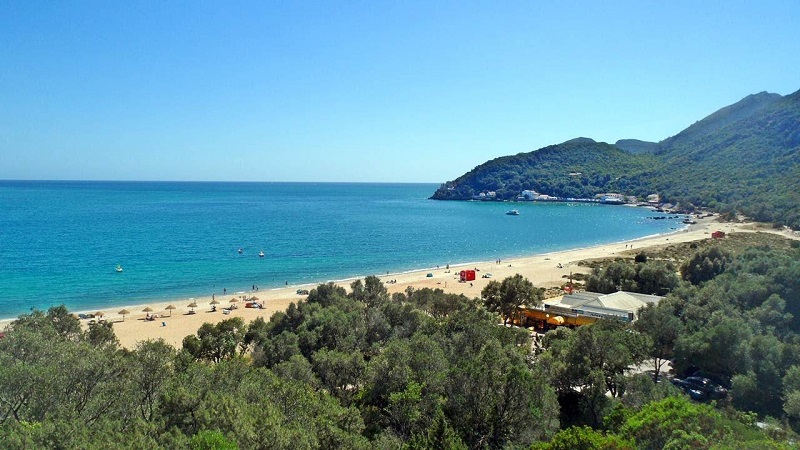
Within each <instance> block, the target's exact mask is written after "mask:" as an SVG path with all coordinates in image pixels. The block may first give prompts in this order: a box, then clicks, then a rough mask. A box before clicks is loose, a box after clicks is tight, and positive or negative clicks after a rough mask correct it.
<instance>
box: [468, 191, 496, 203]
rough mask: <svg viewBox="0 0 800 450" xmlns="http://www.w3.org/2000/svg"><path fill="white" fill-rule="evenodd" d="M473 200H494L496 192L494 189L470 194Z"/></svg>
mask: <svg viewBox="0 0 800 450" xmlns="http://www.w3.org/2000/svg"><path fill="white" fill-rule="evenodd" d="M472 199H473V200H481V201H488V200H496V199H497V192H495V191H488V192H481V193H479V194H477V195H473V196H472Z"/></svg>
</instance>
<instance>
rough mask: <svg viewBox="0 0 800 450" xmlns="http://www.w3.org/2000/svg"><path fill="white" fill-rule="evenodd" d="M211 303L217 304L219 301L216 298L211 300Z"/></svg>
mask: <svg viewBox="0 0 800 450" xmlns="http://www.w3.org/2000/svg"><path fill="white" fill-rule="evenodd" d="M210 304H211V305H219V301H217V299H214V300H211V303H210Z"/></svg>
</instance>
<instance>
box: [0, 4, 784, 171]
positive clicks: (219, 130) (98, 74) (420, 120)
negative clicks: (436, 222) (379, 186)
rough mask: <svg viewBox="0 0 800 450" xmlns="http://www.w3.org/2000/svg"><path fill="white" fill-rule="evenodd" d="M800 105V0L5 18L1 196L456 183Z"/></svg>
mask: <svg viewBox="0 0 800 450" xmlns="http://www.w3.org/2000/svg"><path fill="white" fill-rule="evenodd" d="M798 89H800V1H798V0H787V1H770V0H766V1H761V0H760V1H739V0H725V1H697V0H695V1H658V2H656V1H642V0H639V1H577V2H571V1H536V0H533V1H532V0H525V1H519V2H517V1H487V2H465V1H453V2H448V1H429V0H428V1H375V0H370V1H363V2H362V1H352V0H347V1H338V2H326V1H319V0H316V1H308V2H304V1H254V2H238V1H234V2H231V1H203V2H196V1H147V2H138V1H108V0H101V1H76V2H69V1H56V2H54V1H49V0H48V1H33V0H23V1H12V0H5V1H3V2H0V179H69V180H81V179H91V180H222V181H237V180H242V181H386V182H389V181H401V182H442V181H446V180H451V179H454V178H456V177H457V176H459V175H461V174H463V173H464V172H466V171H468V170H470V169H472V168H473V167H475V166H477V165H479V164H481V163H483V162H485V161H487V160H489V159H492V158H495V157H498V156H503V155H509V154H515V153H520V152H527V151H531V150H535V149H538V148H541V147H544V146H547V145H550V144H556V143H560V142H563V141H565V140H568V139H571V138H574V137H578V136H586V137H591V138H593V139H595V140H598V141H605V142H615V141H616V140H618V139H623V138H635V139H642V140H650V141H659V140H662V139H664V138H666V137H668V136H671V135H674V134H676V133H677V132H679V131H680V130H682V129H684V128H685V127H687V126H688V125H690V124H692V123H693V122H695V121H697V120H699V119H701V118H703V117H704V116H706V115H708V114H710V113H712V112H714V111H715V110H717V109H719V108H721V107H723V106H725V105H728V104H731V103H734V102H736V101H738V100H739V99H741V98H742V97H744V96H746V95H748V94H752V93H756V92H760V91H769V92H777V93H779V94H782V95H786V94H789V93H792V92H794V91H797V90H798Z"/></svg>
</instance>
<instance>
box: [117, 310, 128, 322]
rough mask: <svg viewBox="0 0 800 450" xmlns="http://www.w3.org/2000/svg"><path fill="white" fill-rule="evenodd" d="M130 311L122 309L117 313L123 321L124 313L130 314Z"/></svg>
mask: <svg viewBox="0 0 800 450" xmlns="http://www.w3.org/2000/svg"><path fill="white" fill-rule="evenodd" d="M130 313H131V312H130V311H128V310H127V309H123V310H122V311H120V312H118V313H117V314H119V315H121V316H122V321H123V322H125V314H130Z"/></svg>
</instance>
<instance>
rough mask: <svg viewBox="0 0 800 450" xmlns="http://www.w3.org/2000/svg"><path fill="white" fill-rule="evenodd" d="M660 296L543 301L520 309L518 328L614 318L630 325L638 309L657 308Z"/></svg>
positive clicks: (592, 295)
mask: <svg viewBox="0 0 800 450" xmlns="http://www.w3.org/2000/svg"><path fill="white" fill-rule="evenodd" d="M663 298H664V297H661V296H658V295H647V294H639V293H635V292H626V291H620V292H614V293H613V294H600V293H597V292H575V293H572V294H568V295H565V296H564V297H561V298H560V299H550V300H545V301H544V302H543V304H542V306H541V307H538V308H531V309H525V310H523V314H522V323H521V325H522V326H525V327H534V328H535V329H537V330H543V331H544V330H548V329H551V328H554V327H556V326H572V327H575V326H580V325H586V324H590V323H594V322H596V321H597V319H617V320H622V321H623V322H633V321H635V320H636V319H637V318H638V314H639V309H640V308H642V307H644V306H647V304H650V303H652V304H655V305H657V304H658V302H659V301H661V299H663Z"/></svg>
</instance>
